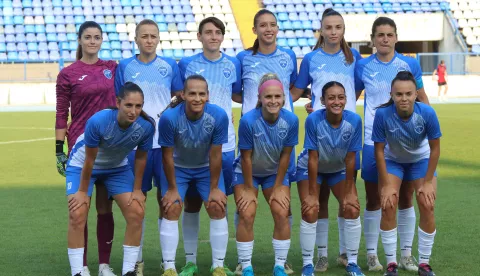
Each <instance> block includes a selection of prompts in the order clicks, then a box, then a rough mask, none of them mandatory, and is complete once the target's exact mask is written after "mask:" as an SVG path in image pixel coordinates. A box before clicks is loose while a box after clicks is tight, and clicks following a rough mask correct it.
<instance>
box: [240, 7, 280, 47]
mask: <svg viewBox="0 0 480 276" xmlns="http://www.w3.org/2000/svg"><path fill="white" fill-rule="evenodd" d="M264 14H271V15H272V16H273V17H274V18H275V21H277V17H276V16H275V14H274V13H273V12H271V11H269V10H267V9H261V10H259V11H258V12H257V13H256V14H255V16H254V17H253V27H254V28H257V24H258V18H259V17H260V16H262V15H264ZM259 47H260V42H259V41H258V37H257V38H256V39H255V42H254V43H253V46H252V47H250V48H248V49H247V50H249V51H252V54H253V55H256V54H257V53H258V48H259Z"/></svg>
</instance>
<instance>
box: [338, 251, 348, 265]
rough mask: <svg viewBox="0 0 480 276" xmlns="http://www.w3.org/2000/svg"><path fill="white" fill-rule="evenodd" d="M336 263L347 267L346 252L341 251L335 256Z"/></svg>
mask: <svg viewBox="0 0 480 276" xmlns="http://www.w3.org/2000/svg"><path fill="white" fill-rule="evenodd" d="M337 264H338V265H339V266H344V267H347V265H348V258H347V254H346V253H343V254H340V255H338V257H337Z"/></svg>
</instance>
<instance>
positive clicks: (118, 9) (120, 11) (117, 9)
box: [113, 6, 123, 15]
mask: <svg viewBox="0 0 480 276" xmlns="http://www.w3.org/2000/svg"><path fill="white" fill-rule="evenodd" d="M113 14H114V15H123V9H122V7H118V6H116V7H114V8H113Z"/></svg>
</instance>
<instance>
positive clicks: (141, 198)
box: [128, 190, 147, 210]
mask: <svg viewBox="0 0 480 276" xmlns="http://www.w3.org/2000/svg"><path fill="white" fill-rule="evenodd" d="M146 199H147V198H146V197H145V195H144V194H143V192H142V190H133V192H132V193H131V194H130V199H129V200H128V206H130V204H132V202H133V201H134V200H136V201H137V202H138V204H140V207H142V210H145V200H146Z"/></svg>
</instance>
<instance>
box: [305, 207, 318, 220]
mask: <svg viewBox="0 0 480 276" xmlns="http://www.w3.org/2000/svg"><path fill="white" fill-rule="evenodd" d="M318 214H319V212H318V210H316V209H311V210H309V211H307V212H305V213H302V220H304V221H306V222H308V223H314V222H316V221H317V219H318V217H319V215H318Z"/></svg>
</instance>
